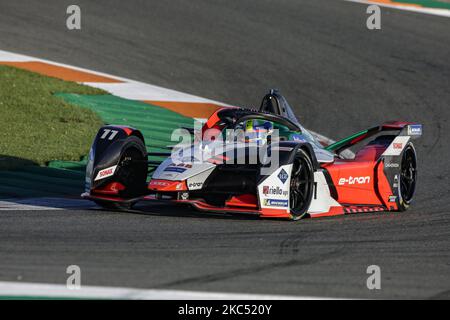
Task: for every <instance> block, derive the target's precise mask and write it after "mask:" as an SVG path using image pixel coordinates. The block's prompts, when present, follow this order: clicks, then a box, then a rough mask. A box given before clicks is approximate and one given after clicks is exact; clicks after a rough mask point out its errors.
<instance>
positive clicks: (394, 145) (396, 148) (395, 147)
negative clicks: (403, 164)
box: [392, 142, 403, 150]
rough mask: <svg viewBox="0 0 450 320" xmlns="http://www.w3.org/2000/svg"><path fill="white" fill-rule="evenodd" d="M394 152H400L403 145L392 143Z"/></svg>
mask: <svg viewBox="0 0 450 320" xmlns="http://www.w3.org/2000/svg"><path fill="white" fill-rule="evenodd" d="M392 145H393V147H394V149H395V150H402V149H403V143H395V142H394V143H393V144H392Z"/></svg>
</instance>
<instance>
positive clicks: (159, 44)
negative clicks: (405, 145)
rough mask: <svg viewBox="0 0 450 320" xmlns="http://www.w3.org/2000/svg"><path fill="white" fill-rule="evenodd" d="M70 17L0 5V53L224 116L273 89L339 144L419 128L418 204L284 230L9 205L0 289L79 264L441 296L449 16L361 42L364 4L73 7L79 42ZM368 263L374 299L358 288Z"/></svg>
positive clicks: (166, 280) (162, 276)
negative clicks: (201, 100)
mask: <svg viewBox="0 0 450 320" xmlns="http://www.w3.org/2000/svg"><path fill="white" fill-rule="evenodd" d="M69 4H71V3H69V2H68V1H49V0H46V1H41V2H39V3H38V2H34V1H20V2H2V3H1V4H0V50H4V51H8V52H16V53H20V54H23V55H26V56H32V57H38V58H41V59H46V60H50V61H56V62H58V63H61V64H66V65H74V66H79V67H82V68H85V69H87V70H96V71H99V72H101V73H105V74H114V75H120V77H123V78H125V79H134V80H136V81H138V82H140V83H149V84H152V85H155V86H158V87H164V88H170V89H173V90H176V91H177V92H187V93H189V94H191V95H193V96H196V97H207V98H208V99H210V100H212V101H223V102H224V103H227V104H231V105H239V106H248V107H257V106H258V105H259V102H260V99H261V98H262V96H263V95H264V93H265V92H266V91H267V89H268V88H271V87H277V88H279V89H280V90H281V92H282V93H283V94H284V95H285V96H286V98H287V99H288V101H289V103H290V104H291V105H292V106H294V108H295V111H296V114H297V115H298V117H299V119H300V121H301V122H302V123H303V124H304V125H305V126H306V127H308V128H311V129H313V130H314V131H316V132H319V133H321V134H323V135H324V136H327V137H330V138H332V139H335V140H337V139H340V138H343V137H345V136H347V135H349V134H351V133H353V132H356V131H359V130H361V129H365V128H367V127H370V126H372V125H376V124H379V123H382V122H385V121H387V120H394V119H395V120H411V121H416V122H420V123H422V124H423V125H424V136H423V137H422V139H421V140H418V141H417V143H416V148H417V151H418V156H419V170H420V171H419V185H418V190H417V196H416V198H415V202H414V204H413V206H412V208H411V210H409V211H408V212H405V213H371V214H359V215H349V216H345V217H336V218H323V219H316V220H303V221H299V222H296V223H292V222H286V221H273V220H258V219H253V218H246V217H225V216H221V215H207V214H198V213H196V212H194V211H192V210H190V209H188V208H185V207H178V206H167V205H166V204H161V203H156V204H149V203H143V204H141V205H139V206H138V207H137V208H136V210H134V211H133V212H130V213H118V212H107V211H103V210H99V209H98V208H96V207H95V206H92V205H91V204H90V203H86V207H81V208H80V207H77V204H78V202H77V201H79V200H78V199H73V200H71V201H73V202H72V203H73V205H74V206H72V203H71V202H67V204H66V205H65V204H61V205H59V206H61V207H62V208H59V209H63V210H54V207H52V206H49V208H43V207H42V205H39V208H33V207H30V206H33V205H35V204H34V203H33V202H32V201H31V200H17V203H19V202H20V201H21V202H22V203H19V204H20V205H23V206H25V207H23V208H17V207H15V210H2V211H0V221H1V223H0V281H2V282H1V283H3V284H5V285H10V283H11V282H13V283H17V284H20V283H46V284H49V285H50V286H53V285H55V286H61V285H65V283H66V280H67V277H68V274H67V273H66V269H67V266H69V265H78V266H79V267H80V268H81V274H82V285H86V286H94V287H99V286H105V287H117V288H136V289H151V290H168V292H170V291H171V290H173V291H178V290H182V291H189V292H192V291H198V292H214V293H236V294H238V293H241V294H264V295H282V296H289V297H292V296H297V297H338V298H449V297H450V252H449V248H450V242H449V239H450V237H449V236H450V217H449V212H450V208H449V207H450V205H449V201H448V198H449V193H450V187H449V178H448V174H449V171H450V170H449V167H448V160H449V159H450V148H449V147H448V137H449V133H448V132H450V131H449V130H450V126H449V123H448V119H449V109H448V106H449V105H450V90H449V88H450V60H449V59H448V57H449V56H450V33H449V32H448V30H450V19H449V18H447V17H444V16H437V15H430V14H424V13H422V12H413V11H404V10H398V9H395V8H388V7H382V10H381V14H382V24H381V30H368V29H367V28H366V19H367V16H368V15H367V13H366V8H367V5H366V4H361V3H354V2H347V1H337V0H336V1H335V0H315V1H306V0H305V1H290V0H286V1H279V2H276V3H274V2H272V1H245V2H236V3H230V2H229V1H215V2H214V3H212V2H211V1H194V2H191V1H170V2H159V3H151V4H150V3H147V2H146V1H132V2H130V3H125V2H123V1H96V2H95V3H93V2H92V1H78V5H79V6H80V8H81V10H82V29H81V30H73V31H69V30H67V28H66V26H65V18H66V8H67V6H68V5H69ZM12 134H13V133H12ZM30 201H31V203H30ZM2 206H3V209H5V208H6V204H5V203H3V204H2V202H1V201H0V207H2ZM74 208H75V209H74ZM30 209H39V210H30ZM370 265H377V266H379V267H380V269H381V279H382V280H381V289H380V290H368V288H367V286H366V280H367V278H368V276H369V275H368V274H367V267H368V266H370ZM0 287H1V286H0ZM53 288H54V287H53ZM57 288H59V289H60V287H57ZM59 289H58V290H59ZM2 294H3V291H2Z"/></svg>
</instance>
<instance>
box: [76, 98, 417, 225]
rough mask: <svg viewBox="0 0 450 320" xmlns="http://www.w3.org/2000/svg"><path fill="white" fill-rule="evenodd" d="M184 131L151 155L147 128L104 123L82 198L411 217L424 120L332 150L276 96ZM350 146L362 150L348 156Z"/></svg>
mask: <svg viewBox="0 0 450 320" xmlns="http://www.w3.org/2000/svg"><path fill="white" fill-rule="evenodd" d="M181 131H183V132H184V133H183V134H184V135H185V136H187V138H186V137H185V138H183V139H182V140H183V142H182V143H179V144H178V145H175V146H170V147H167V151H168V152H161V153H155V152H154V153H147V149H146V147H145V143H144V137H143V135H142V133H141V132H140V131H139V130H137V129H134V128H131V127H124V126H114V125H107V126H104V127H102V128H101V129H100V130H99V132H98V134H97V136H96V138H95V140H94V142H93V145H92V148H91V151H90V153H89V161H88V165H87V169H86V190H85V193H83V194H82V197H83V198H85V199H90V200H93V201H95V202H96V203H97V204H99V205H100V206H102V207H105V208H109V209H125V210H127V209H129V208H131V206H132V205H133V204H135V203H136V202H137V201H140V200H168V201H173V202H176V203H185V204H189V205H191V206H193V207H194V208H196V209H198V210H201V211H207V212H216V213H240V214H253V215H257V216H260V217H268V218H287V219H292V220H297V219H300V218H302V217H305V216H309V217H322V216H332V215H340V214H346V213H358V212H374V211H404V210H406V209H407V208H408V207H409V205H410V203H411V201H412V199H413V196H414V192H415V189H416V179H417V158H416V150H415V149H414V145H413V143H412V140H413V139H415V138H418V137H420V136H421V135H422V125H420V124H417V123H410V122H400V121H394V122H387V123H384V124H382V125H379V126H375V127H373V128H370V129H367V130H363V131H360V132H358V133H356V134H354V135H352V136H350V137H347V138H345V139H343V140H340V141H338V142H335V143H332V144H331V145H328V146H324V145H323V144H322V143H320V142H319V141H318V140H317V138H316V136H315V135H314V136H313V135H312V134H311V133H310V132H309V131H308V130H306V129H305V128H304V127H303V126H302V125H301V124H300V123H299V122H298V120H297V118H296V117H295V115H294V113H293V111H292V109H291V107H290V106H289V104H288V103H287V101H286V99H285V98H284V97H283V96H282V95H281V94H280V93H279V92H278V91H276V90H271V91H270V93H268V94H267V95H266V96H264V98H263V100H262V103H261V107H260V109H259V110H250V109H243V108H236V107H223V108H219V109H218V110H217V111H216V112H215V113H214V114H212V115H211V116H210V118H209V119H208V120H207V121H206V122H205V123H204V124H202V126H201V127H200V129H196V130H194V129H192V128H186V129H185V130H183V129H182V130H181ZM364 140H368V142H367V143H365V144H362V142H363V141H364ZM357 144H359V145H362V147H360V148H359V149H356V150H355V146H356V145H357ZM344 150H347V151H348V150H353V151H354V152H355V153H352V152H350V153H351V154H353V156H352V157H348V156H346V157H344V156H343V151H344ZM162 157H163V158H162ZM149 159H153V160H149ZM157 159H160V160H159V161H157ZM150 174H151V179H149V177H148V176H149V175H150Z"/></svg>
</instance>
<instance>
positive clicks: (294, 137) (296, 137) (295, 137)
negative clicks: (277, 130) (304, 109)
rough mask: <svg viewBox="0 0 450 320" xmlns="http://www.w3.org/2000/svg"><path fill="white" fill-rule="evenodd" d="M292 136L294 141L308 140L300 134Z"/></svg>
mask: <svg viewBox="0 0 450 320" xmlns="http://www.w3.org/2000/svg"><path fill="white" fill-rule="evenodd" d="M291 138H292V140H294V141H300V142H306V139H305V138H303V137H302V136H301V135H300V134H296V133H295V134H293V135H292V136H291Z"/></svg>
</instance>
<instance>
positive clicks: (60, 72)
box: [0, 61, 122, 83]
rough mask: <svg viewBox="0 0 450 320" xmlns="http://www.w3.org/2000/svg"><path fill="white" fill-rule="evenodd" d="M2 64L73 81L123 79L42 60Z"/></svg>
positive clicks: (116, 81)
mask: <svg viewBox="0 0 450 320" xmlns="http://www.w3.org/2000/svg"><path fill="white" fill-rule="evenodd" d="M0 64H1V65H6V66H12V67H16V68H20V69H24V70H28V71H32V72H36V73H39V74H42V75H45V76H49V77H53V78H57V79H61V80H65V81H73V82H103V83H120V82H122V81H120V80H117V79H113V78H109V77H104V76H100V75H96V74H93V73H89V72H85V71H79V70H75V69H72V68H66V67H61V66H56V65H53V64H49V63H45V62H40V61H22V62H18V61H13V62H11V61H9V62H8V61H0Z"/></svg>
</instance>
